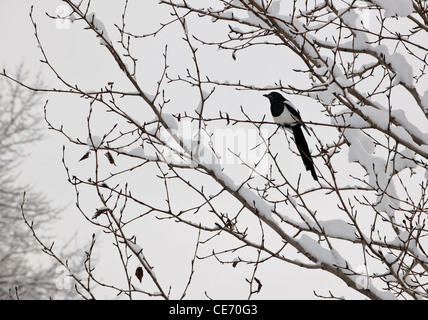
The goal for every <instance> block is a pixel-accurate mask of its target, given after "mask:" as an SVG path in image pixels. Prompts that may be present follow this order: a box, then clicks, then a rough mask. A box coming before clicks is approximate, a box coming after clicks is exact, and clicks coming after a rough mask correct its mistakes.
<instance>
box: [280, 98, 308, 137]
mask: <svg viewBox="0 0 428 320" xmlns="http://www.w3.org/2000/svg"><path fill="white" fill-rule="evenodd" d="M284 106H285V107H286V108H287V110H288V111H290V113H291V115H292V116H293V118H294V120H295V121H296V122H297V123H300V124H301V125H302V126H303V128H304V129H305V131H306V133H307V134H308V135H311V134H310V133H309V130H308V128H307V127H306V125H305V124H304V123H303V120H302V117H301V116H300V113H299V111H297V109H296V108H295V107H294V105H293V104H292V103H291V102H290V101H288V100H285V101H284Z"/></svg>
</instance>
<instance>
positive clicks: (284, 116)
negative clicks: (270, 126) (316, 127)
mask: <svg viewBox="0 0 428 320" xmlns="http://www.w3.org/2000/svg"><path fill="white" fill-rule="evenodd" d="M273 120H274V121H275V122H276V123H278V124H280V125H284V124H286V125H293V124H296V123H297V122H298V121H297V120H296V119H295V118H294V117H293V115H292V114H291V113H290V111H288V109H287V108H284V111H283V112H282V113H281V114H280V115H279V116H278V117H273Z"/></svg>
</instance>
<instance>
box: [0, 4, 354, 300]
mask: <svg viewBox="0 0 428 320" xmlns="http://www.w3.org/2000/svg"><path fill="white" fill-rule="evenodd" d="M100 2H101V1H94V5H96V4H97V3H100ZM153 2H154V3H157V2H158V1H153ZM33 3H34V19H35V20H36V22H37V25H38V28H39V36H40V39H41V41H42V43H43V45H44V48H45V50H46V53H47V54H48V57H49V58H50V59H52V60H51V61H52V63H53V64H54V65H55V67H57V68H58V70H60V71H61V72H62V73H63V74H64V75H66V76H67V77H68V80H70V82H73V80H75V81H76V83H78V84H79V85H80V86H81V87H83V88H88V89H89V88H94V89H95V88H100V87H102V86H104V85H105V84H106V83H107V82H109V81H115V82H116V83H118V85H120V78H121V77H122V75H121V73H120V71H119V70H117V68H116V70H115V69H114V68H111V66H112V65H114V66H115V64H114V63H113V60H112V59H111V57H110V56H109V55H108V54H107V52H106V50H105V48H103V47H102V46H100V45H99V41H98V40H97V39H95V38H94V36H93V35H92V34H90V33H89V32H88V31H86V34H85V32H82V31H81V25H79V26H75V25H71V26H70V28H69V29H68V28H63V29H61V28H58V25H56V24H55V21H52V20H51V19H49V18H48V17H47V16H46V15H45V12H46V11H47V12H49V13H51V14H55V12H56V13H60V12H59V11H61V10H62V9H61V7H60V6H61V5H62V4H61V1H55V0H43V1H36V2H35V1H29V0H20V1H7V0H0V41H1V43H2V46H1V51H0V52H1V53H0V62H1V65H2V67H5V68H6V70H8V72H9V73H13V71H14V69H15V68H16V66H17V65H19V64H20V63H21V62H24V64H25V66H26V68H28V69H29V70H30V71H31V73H32V75H33V76H34V75H36V74H37V73H38V72H41V73H42V76H43V79H44V80H45V82H46V83H47V85H51V84H55V81H56V80H55V78H54V77H53V76H52V73H49V72H48V71H47V68H46V67H45V66H43V65H41V64H40V63H39V59H41V54H40V51H39V50H38V48H37V43H36V40H35V38H34V35H33V34H34V30H33V26H32V24H31V21H30V18H29V12H30V6H31V4H33ZM102 3H103V4H102V5H100V6H94V8H95V9H94V10H95V11H96V12H97V17H99V18H100V19H102V20H103V21H104V23H105V24H106V27H107V29H108V31H109V32H110V33H109V36H110V38H111V39H116V37H117V34H115V33H114V32H113V30H114V28H113V27H112V25H111V22H112V20H111V17H115V18H117V16H120V15H119V14H118V12H121V10H122V7H121V1H114V2H113V1H109V2H108V5H106V2H105V1H103V2H102ZM155 7H156V5H154V8H155ZM58 10H59V11H58ZM133 14H140V15H141V23H142V25H143V26H144V27H146V29H145V30H144V31H145V32H148V31H149V30H150V28H152V30H153V29H154V28H155V27H156V26H157V24H158V22H159V21H158V19H161V18H163V17H166V16H167V11H154V12H148V11H147V10H145V11H144V10H141V11H138V10H135V11H133ZM109 18H110V20H109ZM116 22H117V21H116ZM108 23H110V24H108ZM132 27H135V28H138V26H131V28H132ZM148 41H151V42H150V43H151V46H150V50H147V48H146V49H144V48H142V49H141V50H142V51H141V55H142V57H143V59H146V61H147V62H145V63H143V64H142V68H141V69H140V70H141V81H142V83H143V84H146V86H145V87H144V88H147V90H148V91H149V92H150V90H151V89H153V84H150V83H149V82H148V81H147V83H146V82H145V81H146V77H145V76H144V75H145V73H146V74H147V73H149V74H150V73H156V72H159V70H160V69H159V67H158V66H159V63H161V61H162V59H161V56H160V54H161V53H162V51H163V47H164V42H165V41H167V42H168V43H169V45H170V46H171V48H174V47H176V48H179V47H180V37H179V36H177V35H174V34H171V35H167V34H166V35H165V34H164V35H162V36H161V37H160V39H158V38H157V39H154V40H148ZM157 41H158V42H157ZM173 57H174V56H173V55H172V58H171V59H172V61H170V64H171V65H172V66H173V68H174V63H178V61H179V59H181V58H182V57H181V56H180V55H176V57H177V58H176V59H177V60H176V61H174V60H173V59H174V58H173ZM277 58H278V59H282V58H283V57H281V56H278V57H277ZM240 59H241V60H240V61H241V62H240V63H244V62H245V61H247V62H248V65H249V66H250V67H249V68H248V69H247V70H246V71H245V73H244V71H242V69H241V72H242V73H241V74H240V76H241V75H242V76H243V77H252V79H254V81H259V84H260V83H263V81H265V82H268V81H269V80H268V79H270V78H272V77H270V73H271V72H272V73H275V74H276V73H277V72H278V70H275V61H274V60H275V59H271V57H269V58H266V57H263V56H256V57H254V56H252V57H246V56H242V57H240ZM246 59H247V60H246ZM254 59H256V60H258V62H260V63H256V64H254V63H253V60H254ZM85 60H86V62H87V63H81V62H82V61H85ZM261 61H263V63H261ZM224 63H225V64H227V65H228V67H230V68H233V67H234V64H233V60H232V59H231V58H230V57H229V59H228V60H226V59H225V60H224ZM293 67H294V65H289V66H286V67H283V65H282V64H281V68H284V69H285V70H282V72H287V70H286V68H288V69H289V70H291V69H292V68H293ZM111 69H113V70H111ZM210 71H211V72H212V73H213V74H214V76H215V71H216V66H213V68H212V70H210ZM255 75H256V76H255ZM219 76H220V74H219ZM148 78H149V79H150V77H148ZM219 80H226V79H219ZM230 80H235V79H230ZM275 80H276V79H275ZM293 81H297V80H296V79H293ZM270 84H272V83H266V85H270ZM150 86H152V87H150ZM236 97H238V98H236ZM239 97H241V98H242V97H244V94H237V95H234V99H239ZM45 98H46V99H49V104H48V108H49V110H50V111H51V112H50V113H49V115H51V116H52V119H53V122H55V120H58V122H56V124H59V123H60V122H61V123H62V122H63V121H65V123H64V125H65V126H67V127H68V128H70V130H73V128H74V130H75V131H76V132H78V131H79V130H84V129H82V128H85V127H86V123H85V122H83V125H82V122H79V120H80V121H81V120H82V119H84V118H82V117H81V118H79V114H78V112H76V110H77V109H78V110H81V109H79V108H82V105H81V104H78V103H77V102H76V101H77V100H76V101H75V100H73V99H72V98H69V97H65V96H54V95H46V96H45ZM299 101H303V100H302V98H301V97H296V99H294V100H293V102H294V104H295V105H299ZM221 103H222V104H223V105H227V104H230V105H231V106H232V105H234V106H239V105H240V104H243V105H244V106H245V105H246V106H248V105H250V106H251V105H255V104H258V105H259V106H258V107H257V108H259V109H256V108H254V109H251V113H252V114H253V115H257V114H259V116H258V119H261V117H262V116H263V114H265V113H267V112H268V105H267V101H266V100H264V98H263V97H261V96H260V93H256V94H250V95H249V97H247V98H246V100H244V101H243V102H241V103H240V102H237V101H230V100H229V99H227V97H226V98H225V99H224V100H223V101H222V102H221ZM312 103H313V102H312ZM39 107H40V112H41V113H42V105H40V106H39ZM83 107H84V106H83ZM306 107H307V108H300V110H301V113H302V115H303V117H304V118H306V119H308V118H311V115H312V113H311V111H310V106H306ZM56 117H58V118H56ZM321 119H322V118H321V116H320V118H319V119H316V120H318V121H322V120H321ZM311 120H314V121H315V119H311ZM74 126H75V127H74ZM79 126H80V127H79ZM82 126H83V127H82ZM46 135H47V138H46V139H45V140H44V141H41V142H40V143H38V144H37V145H35V146H32V147H29V148H28V152H29V153H30V155H29V157H28V158H27V159H26V161H25V163H24V164H23V166H22V181H23V182H26V183H30V184H33V185H35V186H36V188H37V189H39V190H42V191H44V192H45V193H46V195H47V197H48V198H49V199H52V202H53V204H54V206H64V205H69V206H68V207H67V209H66V210H64V212H63V222H62V223H61V224H60V230H61V232H60V233H61V234H67V235H68V234H71V233H74V232H79V231H81V230H84V231H83V232H80V236H82V237H83V239H84V240H83V242H86V243H87V242H89V238H88V236H89V235H90V232H91V228H88V230H89V231H88V230H87V229H86V224H84V221H83V219H82V218H81V217H80V216H79V215H78V213H77V212H76V210H75V208H74V205H73V203H74V200H75V199H74V196H75V195H74V189H73V188H72V187H71V186H70V185H69V184H68V183H67V181H66V175H65V172H64V169H63V166H62V163H61V157H62V146H63V144H66V145H67V143H66V141H65V140H64V139H63V137H61V136H59V135H58V134H57V133H53V132H48V131H46ZM80 136H81V137H82V138H84V136H85V134H81V135H80ZM70 148H71V147H70ZM82 155H83V153H80V152H78V153H76V154H71V155H70V154H68V156H69V157H70V158H73V157H74V160H76V159H79V158H80V157H81V156H82ZM296 166H302V164H301V163H300V159H298V158H297V159H296ZM302 169H303V168H302ZM296 174H297V173H296ZM63 227H66V228H65V229H64V230H63V229H61V228H63ZM171 230H172V229H171ZM153 232H154V233H156V230H154V231H153ZM162 232H164V231H162ZM154 237H156V235H154ZM193 240H194V239H193ZM192 243H193V242H192V241H189V244H190V245H192ZM166 245H167V244H165V243H161V241H159V250H162V248H163V247H164V246H166ZM176 259H180V254H179V253H177V256H176ZM100 261H101V265H102V264H104V265H108V263H109V257H107V256H103V257H100ZM183 268H184V269H185V268H186V265H185V266H183ZM187 268H188V265H187ZM230 268H232V267H230ZM202 270H203V272H201V273H199V274H198V275H197V276H198V277H200V278H203V277H205V279H211V278H212V280H211V281H210V280H208V281H206V280H204V281H202V283H204V285H205V287H204V288H202V289H201V290H199V291H198V290H195V291H194V293H193V295H190V296H189V297H196V298H197V297H199V298H203V292H204V290H207V292H208V293H209V294H210V295H211V296H212V297H214V298H216V297H219V296H217V295H216V294H220V292H222V293H224V292H225V291H226V292H228V295H227V296H221V298H242V297H245V294H244V295H242V294H243V292H246V291H245V290H246V289H247V287H246V286H245V284H244V285H242V287H243V288H244V289H245V290H243V291H239V290H238V291H237V292H234V290H232V289H234V288H235V287H233V288H230V289H228V290H225V286H227V284H228V283H233V277H234V274H233V273H234V272H237V271H236V270H233V269H230V270H228V272H229V273H230V274H228V275H227V274H223V275H222V277H219V275H218V274H217V273H218V272H224V271H223V270H224V269H221V268H218V267H217V266H212V267H211V268H206V269H202ZM272 270H275V272H272ZM108 271H111V270H108V269H107V271H106V273H107V274H108ZM210 273H212V274H214V275H215V276H212V275H210ZM260 273H261V278H263V285H264V286H263V290H262V292H261V293H260V295H259V296H257V298H261V299H266V298H278V299H284V298H290V299H294V298H313V297H314V295H313V290H316V291H317V292H318V293H320V294H328V291H327V290H328V289H331V288H333V289H334V288H337V290H336V291H335V294H337V295H340V294H341V293H342V292H343V293H347V294H349V295H348V297H360V296H359V295H358V294H356V293H355V294H354V293H352V292H351V291H350V290H349V289H347V288H346V287H345V286H344V285H343V284H342V283H340V282H339V281H338V280H335V279H334V278H333V277H331V276H329V275H327V274H326V273H325V272H318V271H310V270H306V269H300V268H297V267H294V266H289V265H285V264H283V263H281V264H278V265H277V266H276V267H275V268H274V269H272V268H268V264H267V266H266V268H265V266H264V265H263V266H261V270H260ZM171 277H173V275H171ZM228 277H231V279H228ZM219 278H222V281H221V282H219ZM195 283H197V279H195ZM332 283H336V284H335V285H334V286H332Z"/></svg>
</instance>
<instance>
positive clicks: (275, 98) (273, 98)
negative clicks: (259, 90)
mask: <svg viewBox="0 0 428 320" xmlns="http://www.w3.org/2000/svg"><path fill="white" fill-rule="evenodd" d="M263 96H264V97H266V98H268V99H269V101H270V102H279V103H281V102H284V101H285V98H284V97H283V96H282V95H281V94H280V93H278V92H271V93H269V94H264V95H263Z"/></svg>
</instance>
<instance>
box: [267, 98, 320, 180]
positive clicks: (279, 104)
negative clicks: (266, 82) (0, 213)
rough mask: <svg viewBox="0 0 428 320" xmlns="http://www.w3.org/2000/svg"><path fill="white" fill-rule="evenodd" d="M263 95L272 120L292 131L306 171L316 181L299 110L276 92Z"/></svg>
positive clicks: (304, 126)
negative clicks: (268, 102) (268, 105)
mask: <svg viewBox="0 0 428 320" xmlns="http://www.w3.org/2000/svg"><path fill="white" fill-rule="evenodd" d="M263 96H264V97H266V98H268V99H269V101H270V111H271V113H272V116H273V120H274V121H275V122H276V123H278V124H279V125H280V126H283V127H285V128H288V129H291V130H292V131H293V135H294V141H295V142H296V146H297V149H299V153H300V156H301V157H302V160H303V164H304V165H305V168H306V171H310V172H311V174H312V177H313V178H314V180H316V181H318V177H317V174H316V172H315V168H314V163H313V161H312V157H311V153H310V152H309V147H308V143H307V142H306V139H305V136H304V135H303V131H302V127H303V128H304V129H305V130H306V132H307V133H308V134H309V135H310V133H309V131H308V128H307V127H306V125H305V124H304V123H303V122H302V118H301V117H300V114H299V112H298V111H297V110H296V109H295V108H294V106H293V104H292V103H291V102H290V101H288V100H287V99H285V98H284V97H283V96H282V95H281V94H280V93H278V92H271V93H269V94H264V95H263Z"/></svg>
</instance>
